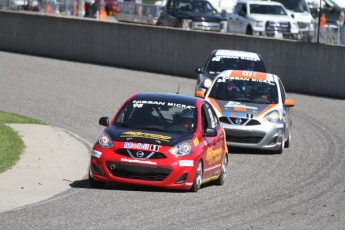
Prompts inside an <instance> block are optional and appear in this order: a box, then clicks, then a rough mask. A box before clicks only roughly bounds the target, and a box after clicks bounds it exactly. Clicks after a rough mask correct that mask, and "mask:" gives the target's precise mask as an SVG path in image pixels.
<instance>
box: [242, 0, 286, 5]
mask: <svg viewBox="0 0 345 230" xmlns="http://www.w3.org/2000/svg"><path fill="white" fill-rule="evenodd" d="M238 2H245V3H249V4H260V5H270V6H272V5H279V6H282V5H283V4H281V3H279V2H274V1H261V0H238Z"/></svg>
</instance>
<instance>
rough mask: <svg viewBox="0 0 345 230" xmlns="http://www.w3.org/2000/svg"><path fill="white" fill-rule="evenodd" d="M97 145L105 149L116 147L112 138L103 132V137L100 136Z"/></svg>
mask: <svg viewBox="0 0 345 230" xmlns="http://www.w3.org/2000/svg"><path fill="white" fill-rule="evenodd" d="M97 144H98V145H99V146H101V147H103V148H111V147H113V146H114V144H113V140H112V139H111V138H110V136H109V135H108V134H107V133H105V132H103V133H101V135H99V137H98V140H97Z"/></svg>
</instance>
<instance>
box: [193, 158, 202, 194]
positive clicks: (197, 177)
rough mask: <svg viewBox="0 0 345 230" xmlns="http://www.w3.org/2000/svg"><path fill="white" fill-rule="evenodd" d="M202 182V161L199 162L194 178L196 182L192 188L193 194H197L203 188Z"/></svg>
mask: <svg viewBox="0 0 345 230" xmlns="http://www.w3.org/2000/svg"><path fill="white" fill-rule="evenodd" d="M201 181H202V162H201V160H199V161H198V165H197V166H196V169H195V176H194V182H193V185H192V187H191V188H190V191H191V192H197V191H198V190H199V189H200V187H201Z"/></svg>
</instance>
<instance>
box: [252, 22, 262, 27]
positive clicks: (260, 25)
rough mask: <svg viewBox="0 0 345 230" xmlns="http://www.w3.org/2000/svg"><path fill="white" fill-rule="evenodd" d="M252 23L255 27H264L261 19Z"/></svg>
mask: <svg viewBox="0 0 345 230" xmlns="http://www.w3.org/2000/svg"><path fill="white" fill-rule="evenodd" d="M254 24H255V27H264V22H263V21H255V22H254Z"/></svg>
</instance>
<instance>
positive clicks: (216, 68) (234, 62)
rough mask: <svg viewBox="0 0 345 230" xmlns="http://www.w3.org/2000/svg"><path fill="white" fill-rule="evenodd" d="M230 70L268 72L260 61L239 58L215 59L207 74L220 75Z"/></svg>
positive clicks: (223, 57) (212, 60)
mask: <svg viewBox="0 0 345 230" xmlns="http://www.w3.org/2000/svg"><path fill="white" fill-rule="evenodd" d="M228 69H231V70H249V71H258V72H266V70H265V67H264V64H263V62H262V61H261V60H260V59H258V58H249V57H237V56H215V57H213V58H212V59H211V61H210V63H209V64H208V66H207V69H206V72H208V73H210V74H219V73H221V72H223V71H224V70H228Z"/></svg>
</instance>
